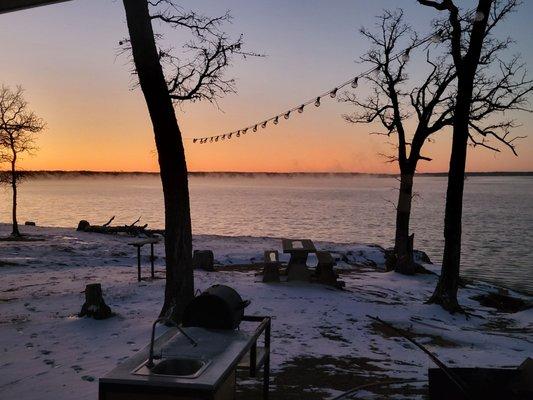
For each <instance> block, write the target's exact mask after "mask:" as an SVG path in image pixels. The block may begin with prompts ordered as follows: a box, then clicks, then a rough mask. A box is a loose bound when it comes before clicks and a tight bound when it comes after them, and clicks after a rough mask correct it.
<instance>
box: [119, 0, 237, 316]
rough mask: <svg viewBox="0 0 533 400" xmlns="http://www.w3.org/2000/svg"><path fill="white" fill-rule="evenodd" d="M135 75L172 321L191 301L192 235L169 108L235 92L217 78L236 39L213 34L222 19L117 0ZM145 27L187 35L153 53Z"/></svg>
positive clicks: (166, 307) (159, 2)
mask: <svg viewBox="0 0 533 400" xmlns="http://www.w3.org/2000/svg"><path fill="white" fill-rule="evenodd" d="M123 3H124V8H125V10H126V19H127V24H128V30H129V39H128V40H125V41H123V42H121V43H122V46H123V48H124V49H131V54H132V56H133V62H134V65H135V73H136V74H137V76H138V79H139V84H140V87H141V89H142V92H143V94H144V98H145V100H146V105H147V107H148V111H149V113H150V117H151V120H152V125H153V130H154V136H155V142H156V148H157V152H158V159H159V167H160V171H161V182H162V185H163V195H164V203H165V255H166V287H165V302H164V304H163V308H162V310H161V316H164V317H167V318H172V319H174V320H176V321H179V320H180V319H181V317H182V313H183V309H184V306H185V305H186V304H187V302H188V301H189V300H190V299H191V298H192V297H193V293H194V280H193V271H192V232H191V216H190V205H189V188H188V178H187V164H186V160H185V153H184V149H183V143H182V135H181V131H180V128H179V125H178V121H177V118H176V115H175V112H174V108H173V102H182V101H199V100H207V101H210V102H216V101H217V99H218V98H219V97H220V96H223V95H225V94H227V93H232V92H234V90H235V89H234V81H233V80H232V79H226V78H224V74H225V72H226V69H227V67H228V66H229V65H230V60H231V57H232V56H233V55H234V54H237V53H239V54H243V55H246V54H245V53H243V52H241V51H240V48H241V44H242V37H239V38H237V39H236V40H234V41H231V40H230V39H229V38H228V36H227V35H226V34H225V33H224V32H222V31H221V30H220V28H221V25H222V24H223V23H226V22H228V21H229V20H230V15H229V14H228V13H226V14H224V15H223V16H220V17H215V18H209V17H206V16H203V15H200V14H197V13H196V12H190V11H184V10H183V9H182V8H180V7H178V6H176V5H175V4H174V3H173V2H172V1H171V0H154V1H146V0H123ZM152 21H159V22H161V23H163V24H166V25H168V26H170V27H171V28H175V29H183V31H184V32H185V33H186V34H189V35H191V38H190V40H189V41H187V42H186V43H185V44H184V45H183V47H181V48H179V49H177V50H176V49H167V48H163V47H160V46H158V41H159V39H161V35H160V34H154V31H153V27H152Z"/></svg>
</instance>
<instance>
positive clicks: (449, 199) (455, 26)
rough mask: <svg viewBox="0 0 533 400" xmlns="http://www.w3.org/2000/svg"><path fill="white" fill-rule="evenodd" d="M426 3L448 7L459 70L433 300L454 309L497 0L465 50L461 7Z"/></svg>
mask: <svg viewBox="0 0 533 400" xmlns="http://www.w3.org/2000/svg"><path fill="white" fill-rule="evenodd" d="M420 3H423V4H424V3H426V5H428V4H429V5H432V6H433V7H437V8H441V9H443V10H448V11H449V13H450V17H449V21H450V25H451V30H452V32H451V53H452V57H453V60H454V64H455V68H456V71H457V94H456V98H455V107H454V121H453V138H452V151H451V155H450V167H449V172H448V188H447V191H446V207H445V213H444V255H443V260H442V269H441V276H440V278H439V282H438V284H437V287H436V288H435V292H434V293H433V296H432V297H431V299H430V300H429V301H430V302H433V303H438V304H440V305H441V306H442V307H443V308H444V309H446V310H448V311H450V312H456V311H461V307H460V305H459V303H458V301H457V289H458V287H459V269H460V265H461V234H462V215H463V190H464V180H465V167H466V155H467V145H468V138H469V122H470V108H471V105H472V93H473V89H474V78H475V75H476V70H477V66H478V65H479V60H480V57H481V50H482V48H483V41H484V39H485V31H486V28H487V21H488V17H489V13H490V9H491V6H492V3H493V0H479V4H478V7H477V13H476V15H481V16H482V18H481V19H479V20H476V21H475V22H474V26H473V28H472V34H471V36H470V43H469V45H468V52H467V54H466V55H465V56H464V57H463V56H462V54H461V41H462V37H461V36H462V28H461V23H460V15H459V9H458V8H457V7H456V6H455V5H454V4H453V1H451V0H444V1H443V2H442V3H436V2H433V1H428V2H425V1H420Z"/></svg>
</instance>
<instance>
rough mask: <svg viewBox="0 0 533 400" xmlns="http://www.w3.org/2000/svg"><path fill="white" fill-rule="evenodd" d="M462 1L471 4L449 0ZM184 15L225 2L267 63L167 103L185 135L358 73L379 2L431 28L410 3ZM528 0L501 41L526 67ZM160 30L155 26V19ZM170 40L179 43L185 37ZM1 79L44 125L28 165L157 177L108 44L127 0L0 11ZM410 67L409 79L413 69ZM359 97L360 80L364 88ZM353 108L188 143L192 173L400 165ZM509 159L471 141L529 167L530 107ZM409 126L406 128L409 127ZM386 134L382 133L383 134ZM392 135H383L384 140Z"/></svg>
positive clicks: (431, 167) (480, 163) (247, 63)
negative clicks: (194, 96)
mask: <svg viewBox="0 0 533 400" xmlns="http://www.w3.org/2000/svg"><path fill="white" fill-rule="evenodd" d="M459 3H460V4H461V5H462V6H463V7H464V9H469V8H471V7H473V6H474V1H471V0H464V1H459ZM180 4H181V5H182V6H183V7H184V8H185V9H193V10H196V11H199V12H202V13H205V14H208V15H212V16H215V15H219V14H223V13H224V12H225V11H226V10H230V11H231V14H232V16H233V21H232V23H231V25H229V26H227V29H226V30H227V32H228V33H230V34H231V35H233V36H237V35H239V34H241V33H242V34H244V41H245V48H246V49H248V50H251V51H255V52H259V53H262V54H265V55H266V57H264V58H247V59H242V58H237V59H235V60H234V62H233V65H232V67H231V68H230V69H229V70H228V74H227V76H228V77H234V78H235V79H236V89H237V93H236V94H232V95H228V96H227V97H225V98H223V99H221V100H220V102H219V107H216V106H213V105H212V104H209V103H193V104H183V105H182V106H180V107H177V108H176V114H177V117H178V122H179V125H180V128H181V130H182V132H183V136H184V137H185V138H192V137H198V136H211V135H216V134H223V133H226V132H230V131H235V130H238V129H240V128H242V127H245V126H248V125H250V124H252V123H255V122H258V121H262V120H263V119H265V118H266V117H270V116H272V115H274V114H278V113H281V112H283V111H284V110H286V109H288V108H291V107H293V106H296V105H298V104H300V103H301V102H302V101H305V100H308V99H310V98H313V97H314V96H316V95H318V94H320V93H322V92H325V91H326V90H329V89H331V88H333V87H335V86H336V85H337V84H338V83H340V82H343V81H346V80H347V79H350V78H351V77H352V76H355V75H357V74H358V73H360V72H362V71H363V70H365V69H366V67H365V65H361V64H360V63H359V62H358V59H359V57H360V56H361V55H362V54H363V53H364V52H365V50H366V49H367V48H368V42H367V41H365V40H364V39H363V38H362V36H361V35H360V33H359V28H360V27H361V26H366V27H370V28H371V27H372V25H373V23H374V21H375V17H376V16H377V15H378V14H380V13H381V12H382V11H383V9H395V8H396V7H398V6H402V7H403V9H404V11H405V18H406V21H407V22H408V23H410V24H411V25H413V27H414V28H415V29H416V30H417V31H418V32H420V33H421V34H425V33H427V32H430V22H431V20H432V18H434V17H435V16H436V14H435V11H434V10H431V9H428V8H426V7H422V6H420V5H418V4H417V3H416V1H414V0H402V1H393V0H374V1H372V2H369V1H363V0H359V1H355V0H330V1H326V0H291V1H286V0H285V1H281V0H269V1H259V0H225V1H220V0H196V1H192V0H184V1H181V2H180ZM531 15H533V2H530V1H526V2H524V4H523V5H522V6H521V8H520V11H519V12H518V13H515V14H513V15H511V16H510V17H509V19H508V20H507V21H505V22H504V23H502V25H501V27H500V28H499V30H498V34H499V35H500V36H501V37H504V36H507V35H511V36H512V37H513V39H515V41H516V43H515V44H514V47H513V52H514V53H521V54H522V57H523V61H524V62H525V63H526V64H527V65H528V66H530V69H531V65H533V47H532V46H531V45H530V37H531V36H532V35H533V28H532V26H531V21H530V17H531ZM154 28H155V30H156V31H160V30H161V29H163V28H162V27H160V26H159V25H158V24H155V26H154ZM174 35H175V36H172V35H170V36H167V37H166V40H167V41H168V42H169V43H173V42H172V41H173V40H175V41H176V43H180V40H183V37H182V36H180V35H183V33H182V32H176V33H175V34H174ZM0 37H2V40H1V41H0V54H1V56H0V71H1V75H0V84H2V83H3V84H5V85H8V86H11V87H14V86H16V85H22V86H23V87H24V88H25V90H26V92H25V95H26V99H27V100H28V101H29V103H30V106H31V108H32V109H33V110H34V111H35V112H36V113H37V114H38V115H39V116H41V117H42V118H44V120H45V121H46V123H47V128H46V131H44V132H43V133H42V134H41V135H40V137H39V140H38V147H39V150H38V151H37V152H36V154H35V155H33V156H26V157H25V158H24V159H23V160H22V163H21V167H22V168H24V169H27V170H94V171H157V170H158V165H157V155H156V152H155V145H154V139H153V131H152V128H151V122H150V119H149V116H148V113H147V110H146V105H145V103H144V98H143V96H142V93H141V91H140V89H139V88H137V87H135V79H134V77H132V75H131V69H132V66H131V65H130V64H129V61H128V59H127V57H125V56H119V55H118V42H119V40H121V39H122V38H125V37H127V29H126V23H125V15H124V10H123V5H122V2H121V1H118V0H73V1H71V2H67V3H62V4H55V5H51V6H46V7H41V8H34V9H31V10H26V11H20V12H17V13H12V14H3V15H0ZM417 64H421V63H420V61H418V62H417V60H416V59H413V60H412V61H411V66H410V68H411V69H410V71H409V72H410V76H411V77H413V79H416V77H419V76H420V75H421V73H422V72H423V71H422V69H421V68H422V67H421V66H420V65H417ZM360 90H361V91H362V93H361V95H364V90H366V89H365V88H364V87H361V88H360ZM352 110H353V109H352V108H351V107H350V106H348V105H346V104H342V103H339V102H337V101H335V100H332V99H329V98H328V99H324V101H323V102H322V106H321V107H319V108H315V107H313V106H310V107H308V108H307V109H306V111H305V112H304V113H303V114H301V115H298V116H294V117H291V118H290V119H289V120H288V121H285V120H282V121H281V122H280V124H278V125H277V126H275V127H271V128H269V129H266V130H262V131H261V133H258V134H254V135H246V136H245V137H243V138H240V139H237V140H233V139H232V140H231V141H225V142H222V143H217V144H212V145H208V144H205V145H198V144H193V143H192V142H191V141H190V140H185V149H186V156H187V163H188V167H189V170H191V171H253V172H259V171H271V172H296V171H297V172H369V173H370V172H377V173H395V172H397V170H398V167H397V165H396V164H394V163H392V164H391V163H387V162H386V160H385V159H384V158H383V157H382V156H381V155H380V154H391V153H393V152H394V149H393V148H392V147H391V145H390V143H388V139H387V138H384V137H383V136H376V135H369V133H370V132H372V131H375V130H376V129H377V128H378V127H377V126H368V125H353V124H348V123H347V122H346V121H344V120H343V118H342V115H343V114H346V113H350V112H351V111H352ZM516 117H517V119H518V121H519V122H520V123H521V124H522V126H521V127H519V128H517V129H516V131H515V134H516V135H518V136H527V135H529V137H528V138H526V139H523V140H521V141H520V142H519V145H518V152H519V157H515V156H514V155H513V154H512V153H511V152H509V151H506V150H504V151H502V152H501V153H494V152H491V151H489V150H486V149H482V148H479V147H478V148H475V149H472V148H471V149H469V154H468V163H467V169H468V170H469V171H533V157H532V155H533V135H530V133H531V132H530V129H529V127H530V126H531V124H532V123H533V115H532V114H523V113H522V114H519V115H517V116H516ZM407 126H408V127H412V123H407ZM386 139H387V140H386ZM392 139H393V138H392ZM450 142H451V134H450V132H449V131H443V132H439V133H438V134H437V135H436V136H435V137H434V142H432V143H428V144H427V146H426V147H425V150H424V151H423V153H424V155H425V156H429V157H431V158H433V161H431V162H424V161H422V162H421V164H420V165H419V168H418V170H419V171H420V172H441V171H446V170H447V166H448V163H449V152H450Z"/></svg>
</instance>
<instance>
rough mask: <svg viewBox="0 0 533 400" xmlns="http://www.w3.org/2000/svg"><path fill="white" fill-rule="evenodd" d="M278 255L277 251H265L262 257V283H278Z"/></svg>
mask: <svg viewBox="0 0 533 400" xmlns="http://www.w3.org/2000/svg"><path fill="white" fill-rule="evenodd" d="M280 267H281V263H280V262H279V253H278V251H277V250H267V251H265V255H264V268H263V282H279V269H280Z"/></svg>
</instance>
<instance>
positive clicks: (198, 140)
mask: <svg viewBox="0 0 533 400" xmlns="http://www.w3.org/2000/svg"><path fill="white" fill-rule="evenodd" d="M472 14H475V19H476V20H477V19H478V18H480V17H479V16H478V15H477V12H476V10H470V11H468V12H466V13H465V14H464V15H463V17H462V18H463V19H466V18H468V17H470V16H471V15H472ZM481 18H482V17H481ZM443 34H444V29H439V30H438V31H437V32H436V33H432V34H430V35H427V36H425V37H424V38H423V39H420V40H418V41H417V42H415V43H413V44H412V45H411V46H409V47H408V48H406V49H404V50H402V51H400V52H399V53H397V54H395V55H394V56H392V57H391V58H390V61H389V62H391V61H396V60H398V59H400V58H401V57H407V58H409V55H410V54H409V53H410V52H411V50H413V49H415V48H417V47H420V46H422V45H424V44H426V43H427V42H429V41H431V42H434V43H438V42H441V41H442V35H443ZM380 69H381V66H378V67H372V68H369V69H367V70H366V71H364V72H361V73H360V74H359V75H356V76H355V77H353V78H350V79H349V80H346V81H344V82H342V83H340V84H338V85H337V86H335V87H334V88H333V89H330V90H328V91H326V92H323V93H321V94H319V95H318V96H315V97H313V98H311V99H309V100H307V101H304V102H303V103H301V104H299V105H298V106H295V107H292V108H289V109H288V110H286V111H284V112H282V113H280V114H276V115H274V116H272V117H269V118H266V119H262V120H260V121H259V122H257V123H255V124H251V125H248V126H246V127H244V128H242V129H239V130H236V131H232V132H227V133H223V134H219V135H213V136H201V137H192V138H184V140H191V141H192V142H193V143H195V144H205V143H217V142H219V141H224V140H226V139H228V140H229V139H231V138H232V137H241V136H243V135H246V134H247V133H248V132H249V131H251V132H253V133H255V132H257V131H258V130H259V129H260V128H261V129H265V128H266V127H267V125H268V123H269V122H272V123H273V124H274V125H277V124H278V123H279V121H280V119H282V118H283V119H289V117H290V115H291V114H292V113H294V112H295V111H296V112H298V113H299V114H301V113H303V111H304V108H305V107H306V106H308V105H310V104H314V105H315V106H316V107H319V106H320V104H321V103H320V101H321V99H322V98H323V97H327V96H330V97H331V98H335V97H336V95H337V92H338V91H339V90H341V89H343V88H345V87H346V86H348V85H351V87H352V88H353V89H355V88H357V86H358V81H359V79H361V78H364V77H366V76H368V75H370V74H371V73H379V70H380Z"/></svg>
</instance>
